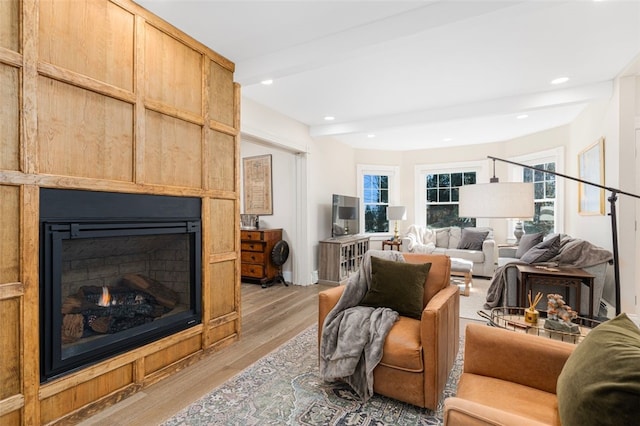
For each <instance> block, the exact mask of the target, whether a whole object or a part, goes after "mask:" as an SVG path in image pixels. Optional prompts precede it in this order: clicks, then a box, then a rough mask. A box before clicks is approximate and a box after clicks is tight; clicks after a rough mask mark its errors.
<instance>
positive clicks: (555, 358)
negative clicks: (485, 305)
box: [444, 324, 575, 426]
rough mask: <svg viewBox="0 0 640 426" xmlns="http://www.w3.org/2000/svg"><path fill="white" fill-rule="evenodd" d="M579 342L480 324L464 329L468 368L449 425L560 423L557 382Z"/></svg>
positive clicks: (448, 408) (447, 415) (448, 413)
mask: <svg viewBox="0 0 640 426" xmlns="http://www.w3.org/2000/svg"><path fill="white" fill-rule="evenodd" d="M574 348H575V345H573V344H570V343H564V342H559V341H556V340H552V339H549V338H545V337H538V336H532V335H528V334H524V333H516V332H513V331H508V330H504V329H500V328H495V327H488V326H486V325H480V324H469V325H467V327H466V331H465V348H464V367H463V373H462V376H461V377H460V383H459V384H458V390H457V394H456V396H455V397H452V398H447V399H446V400H445V403H444V407H445V408H444V410H445V411H444V424H445V425H449V426H454V425H465V426H477V425H560V418H559V414H558V399H557V397H556V383H557V381H558V376H559V375H560V372H561V371H562V368H563V367H564V364H565V362H566V361H567V359H568V358H569V355H570V354H571V352H573V350H574Z"/></svg>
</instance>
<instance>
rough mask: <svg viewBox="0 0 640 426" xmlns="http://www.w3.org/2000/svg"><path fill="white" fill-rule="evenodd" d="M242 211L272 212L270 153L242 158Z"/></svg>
mask: <svg viewBox="0 0 640 426" xmlns="http://www.w3.org/2000/svg"><path fill="white" fill-rule="evenodd" d="M242 166H243V173H244V178H243V190H244V213H245V214H256V215H269V214H273V193H272V179H271V154H266V155H258V156H256V157H246V158H243V159H242Z"/></svg>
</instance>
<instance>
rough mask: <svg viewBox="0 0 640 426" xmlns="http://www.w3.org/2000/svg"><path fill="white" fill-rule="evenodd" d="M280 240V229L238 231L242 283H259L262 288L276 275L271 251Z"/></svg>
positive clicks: (276, 271)
mask: <svg viewBox="0 0 640 426" xmlns="http://www.w3.org/2000/svg"><path fill="white" fill-rule="evenodd" d="M281 239H282V229H255V230H254V229H251V230H248V229H242V230H241V231H240V249H241V255H240V256H241V260H242V263H241V275H242V281H247V282H259V283H260V284H262V286H263V287H266V285H267V284H268V283H269V282H270V281H273V279H274V278H275V277H276V276H277V275H278V268H277V267H276V266H275V265H274V264H273V262H271V250H272V249H273V246H274V244H275V243H277V242H278V241H280V240H281Z"/></svg>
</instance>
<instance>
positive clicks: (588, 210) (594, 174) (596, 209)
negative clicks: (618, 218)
mask: <svg viewBox="0 0 640 426" xmlns="http://www.w3.org/2000/svg"><path fill="white" fill-rule="evenodd" d="M578 172H579V176H580V179H582V180H585V181H587V182H593V183H597V184H599V185H604V138H600V139H599V140H597V141H596V142H595V143H594V144H592V145H590V146H588V147H587V148H585V149H584V150H583V151H581V152H580V153H579V154H578ZM578 213H579V214H581V215H604V189H602V188H598V187H596V186H592V185H587V184H584V183H582V182H580V183H579V184H578Z"/></svg>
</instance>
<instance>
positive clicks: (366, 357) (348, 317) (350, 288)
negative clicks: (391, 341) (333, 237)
mask: <svg viewBox="0 0 640 426" xmlns="http://www.w3.org/2000/svg"><path fill="white" fill-rule="evenodd" d="M371 256H376V257H381V258H383V259H387V260H395V261H398V262H404V257H403V256H402V253H400V252H397V251H381V250H369V251H368V252H367V253H365V255H364V258H363V261H362V263H361V264H360V268H359V269H358V271H357V272H356V273H355V274H354V275H353V276H352V277H351V278H350V279H349V281H348V282H347V284H346V286H345V289H344V292H343V293H342V296H341V297H340V300H338V303H337V304H336V306H335V307H334V308H333V309H332V310H331V311H330V312H329V313H328V314H327V317H326V318H325V320H324V324H323V326H322V335H321V339H320V377H322V379H323V380H326V381H334V380H337V379H342V380H344V381H345V382H346V383H347V384H349V386H351V387H352V388H353V390H354V391H355V392H356V393H357V394H358V396H359V397H360V398H361V399H362V400H363V401H366V400H368V399H369V398H371V396H373V369H374V368H375V367H376V365H378V363H379V362H380V360H381V359H382V347H383V346H384V341H385V339H386V337H387V334H388V333H389V330H390V329H391V327H392V326H393V324H394V323H395V322H396V320H397V319H398V313H397V312H396V311H393V310H391V309H389V308H371V307H365V306H357V305H358V303H360V301H361V300H362V298H363V297H364V295H365V294H366V293H367V290H369V287H370V285H371Z"/></svg>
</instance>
